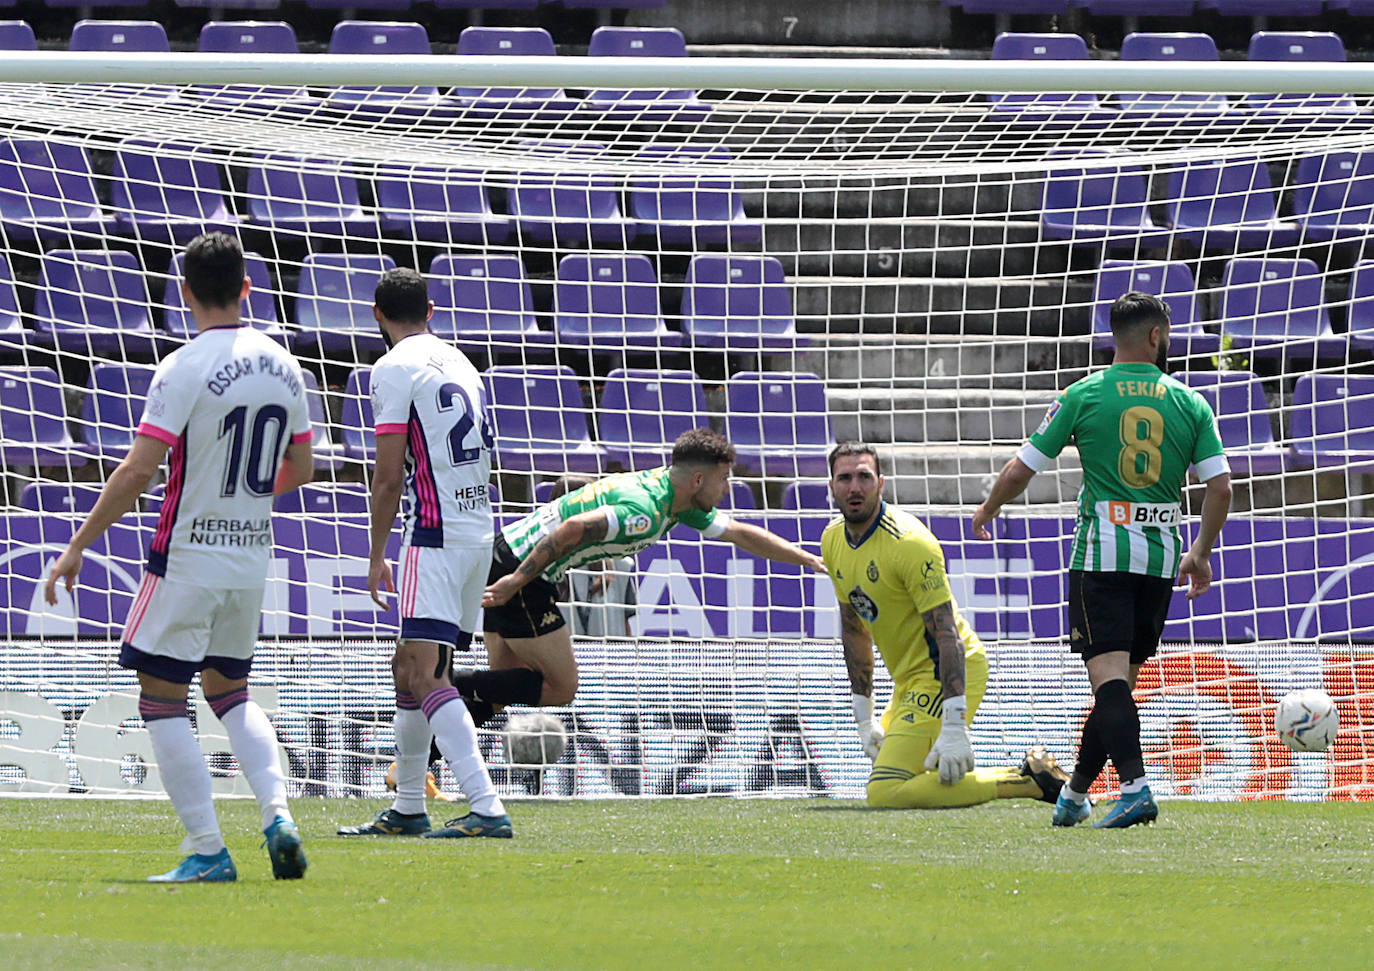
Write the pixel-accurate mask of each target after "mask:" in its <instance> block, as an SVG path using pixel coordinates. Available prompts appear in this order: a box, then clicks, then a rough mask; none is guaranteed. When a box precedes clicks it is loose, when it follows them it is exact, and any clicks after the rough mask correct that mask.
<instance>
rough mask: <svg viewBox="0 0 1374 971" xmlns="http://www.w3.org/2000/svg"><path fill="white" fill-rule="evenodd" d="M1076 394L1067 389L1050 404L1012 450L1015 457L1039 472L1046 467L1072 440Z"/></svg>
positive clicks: (1076, 417)
mask: <svg viewBox="0 0 1374 971" xmlns="http://www.w3.org/2000/svg"><path fill="white" fill-rule="evenodd" d="M1078 402H1079V395H1078V392H1077V391H1076V390H1075V389H1074V388H1072V387H1071V388H1069V389H1068V390H1067V391H1065V392H1064V393H1063V394H1061V395H1060V396H1059V398H1058V399H1057V400H1056V401H1055V402H1054V404H1052V405H1050V410H1049V411H1047V412H1045V417H1044V419H1043V420H1042V421H1041V422H1040V427H1039V428H1037V429H1036V430H1035V431H1034V432H1033V433H1032V434H1031V437H1030V440H1029V441H1028V442H1026V444H1024V445H1022V446H1021V450H1020V451H1019V452H1017V453H1016V455H1017V458H1019V459H1020V460H1021V461H1022V462H1024V463H1026V465H1027V466H1029V467H1030V468H1031V470H1032V471H1035V472H1043V471H1045V469H1046V468H1048V467H1049V464H1050V463H1051V462H1053V461H1054V459H1055V458H1056V456H1058V455H1059V453H1060V452H1062V451H1064V446H1066V445H1068V444H1069V442H1070V441H1071V440H1072V439H1073V429H1074V424H1075V423H1076V422H1077V420H1078Z"/></svg>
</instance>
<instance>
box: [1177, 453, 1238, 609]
mask: <svg viewBox="0 0 1374 971" xmlns="http://www.w3.org/2000/svg"><path fill="white" fill-rule="evenodd" d="M1230 511H1231V476H1230V474H1229V473H1227V472H1223V473H1221V474H1220V475H1214V476H1212V478H1210V479H1208V480H1207V491H1206V493H1205V494H1204V495H1203V497H1202V522H1201V523H1199V524H1198V529H1197V538H1196V539H1194V540H1193V545H1192V546H1191V547H1190V548H1189V549H1188V552H1187V553H1185V554H1184V556H1183V560H1182V561H1181V562H1180V563H1179V565H1178V582H1179V583H1188V584H1189V587H1188V599H1189V600H1192V599H1193V598H1194V597H1199V596H1201V595H1202V594H1204V593H1206V592H1207V589H1208V588H1209V587H1210V586H1211V585H1212V547H1213V546H1214V545H1215V544H1216V541H1217V537H1218V536H1219V535H1221V527H1222V526H1224V525H1225V524H1226V516H1227V514H1228V513H1230Z"/></svg>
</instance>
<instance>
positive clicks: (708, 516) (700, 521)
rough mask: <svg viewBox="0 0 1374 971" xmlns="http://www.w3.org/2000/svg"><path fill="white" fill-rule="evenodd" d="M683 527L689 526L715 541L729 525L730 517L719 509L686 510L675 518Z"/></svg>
mask: <svg viewBox="0 0 1374 971" xmlns="http://www.w3.org/2000/svg"><path fill="white" fill-rule="evenodd" d="M677 521H678V522H680V523H682V524H683V525H684V526H690V527H692V528H693V529H695V530H696V531H697V532H698V533H700V534H701V535H703V536H705V537H706V538H707V539H715V538H716V537H717V536H719V535H720V534H721V533H723V532H725V530H726V528H727V527H728V526H729V525H730V517H729V516H727V515H726V514H725V513H723V512H721V511H720V510H719V509H708V510H705V511H703V510H701V509H688V510H687V511H685V512H683V513H681V514H680V515H679V516H678V517H677Z"/></svg>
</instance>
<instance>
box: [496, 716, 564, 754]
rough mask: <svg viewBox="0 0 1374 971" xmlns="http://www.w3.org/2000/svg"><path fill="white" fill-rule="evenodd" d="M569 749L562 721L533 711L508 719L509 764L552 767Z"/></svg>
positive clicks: (507, 752) (507, 743)
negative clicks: (564, 751)
mask: <svg viewBox="0 0 1374 971" xmlns="http://www.w3.org/2000/svg"><path fill="white" fill-rule="evenodd" d="M567 747H568V733H567V732H566V731H565V730H564V728H563V722H562V721H560V720H559V719H557V718H555V717H554V716H553V715H550V714H548V713H547V712H542V711H534V712H529V713H522V714H519V715H511V716H510V718H508V719H506V761H507V762H508V763H510V764H511V765H527V766H545V765H553V764H554V763H555V762H557V761H558V760H559V759H560V758H562V757H563V750H564V749H566V748H567Z"/></svg>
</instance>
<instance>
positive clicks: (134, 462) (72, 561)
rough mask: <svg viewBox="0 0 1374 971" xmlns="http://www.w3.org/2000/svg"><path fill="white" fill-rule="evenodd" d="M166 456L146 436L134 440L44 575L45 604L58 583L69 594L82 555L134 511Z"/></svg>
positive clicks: (52, 598)
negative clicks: (46, 579) (58, 582)
mask: <svg viewBox="0 0 1374 971" xmlns="http://www.w3.org/2000/svg"><path fill="white" fill-rule="evenodd" d="M166 454H167V444H166V443H165V442H161V441H158V440H157V439H156V438H153V437H152V436H150V435H135V436H134V444H133V447H132V448H131V449H129V454H128V455H126V456H124V461H123V462H120V463H119V466H118V467H117V468H116V469H115V470H114V471H113V472H111V473H110V478H109V479H108V480H107V481H106V483H105V488H104V489H102V490H100V498H99V499H97V500H96V501H95V507H94V508H93V509H91V511H90V514H89V515H87V516H86V521H85V522H84V523H82V524H81V528H80V529H78V530H77V531H76V535H74V536H73V537H72V539H71V542H70V543H68V544H67V548H66V550H64V551H63V553H62V555H61V556H59V557H58V558H57V561H56V562H55V563H53V566H52V571H51V572H50V573H49V574H48V582H47V583H46V584H45V585H44V587H43V597H44V599H45V600H46V601H47V602H48V603H50V604H55V603H57V581H58V580H59V579H60V580H62V581H63V583H64V585H65V587H66V589H67V592H69V593H70V592H71V589H72V587H73V586H75V584H76V577H77V574H79V573H80V572H81V554H82V552H83V551H84V550H85V549H86V547H88V546H90V545H91V544H92V543H94V542H95V541H96V540H97V539H99V538H100V537H101V536H102V535H103V534H104V532H105V530H107V529H109V528H110V527H111V526H112V525H114V524H115V523H117V522H118V521H119V518H120V517H121V516H123V515H124V514H125V513H126V512H128V511H129V510H130V509H132V508H134V503H136V502H138V497H139V496H140V495H142V494H143V490H144V489H146V488H148V482H149V480H151V479H152V477H153V473H155V472H156V471H157V469H158V466H159V465H161V464H162V457H163V456H164V455H166Z"/></svg>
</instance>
